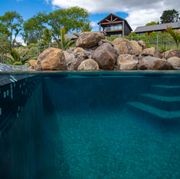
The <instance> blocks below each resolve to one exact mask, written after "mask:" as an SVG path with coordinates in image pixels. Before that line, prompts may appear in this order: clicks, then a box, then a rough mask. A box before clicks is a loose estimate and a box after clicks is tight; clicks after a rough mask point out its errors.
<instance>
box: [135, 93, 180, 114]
mask: <svg viewBox="0 0 180 179" xmlns="http://www.w3.org/2000/svg"><path fill="white" fill-rule="evenodd" d="M134 101H138V102H141V103H144V104H148V105H150V106H154V107H156V108H159V109H162V110H168V111H169V110H171V111H172V110H173V111H174V110H180V97H179V96H177V97H169V96H168V97H167V96H160V95H155V94H150V93H143V94H140V95H139V96H138V97H137V98H136V99H134Z"/></svg>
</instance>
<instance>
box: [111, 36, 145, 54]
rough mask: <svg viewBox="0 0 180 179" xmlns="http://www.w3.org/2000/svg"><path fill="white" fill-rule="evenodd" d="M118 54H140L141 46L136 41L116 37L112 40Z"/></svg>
mask: <svg viewBox="0 0 180 179" xmlns="http://www.w3.org/2000/svg"><path fill="white" fill-rule="evenodd" d="M112 43H113V45H114V47H115V48H116V49H117V50H118V52H119V54H130V55H140V54H141V52H142V47H141V46H140V45H139V44H138V42H136V41H133V40H132V41H129V40H127V39H123V38H116V39H115V40H114V41H113V42H112Z"/></svg>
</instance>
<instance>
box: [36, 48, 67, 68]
mask: <svg viewBox="0 0 180 179" xmlns="http://www.w3.org/2000/svg"><path fill="white" fill-rule="evenodd" d="M65 69H66V61H65V56H64V52H63V50H61V49H58V48H48V49H46V50H44V51H43V52H42V53H41V54H40V55H39V57H38V60H37V70H65Z"/></svg>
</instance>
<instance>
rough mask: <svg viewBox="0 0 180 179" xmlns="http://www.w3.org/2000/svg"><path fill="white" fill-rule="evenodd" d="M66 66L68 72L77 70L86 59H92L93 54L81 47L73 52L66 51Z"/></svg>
mask: <svg viewBox="0 0 180 179" xmlns="http://www.w3.org/2000/svg"><path fill="white" fill-rule="evenodd" d="M64 55H65V60H66V65H67V69H68V70H77V69H78V66H79V65H80V64H81V62H83V61H84V60H85V59H88V58H91V56H92V52H91V51H90V50H89V51H87V50H84V49H83V48H81V47H77V48H75V49H74V50H73V51H68V50H67V51H64Z"/></svg>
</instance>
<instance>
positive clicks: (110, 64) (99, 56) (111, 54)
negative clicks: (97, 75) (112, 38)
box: [93, 43, 118, 70]
mask: <svg viewBox="0 0 180 179" xmlns="http://www.w3.org/2000/svg"><path fill="white" fill-rule="evenodd" d="M117 57H118V53H117V51H116V50H115V49H114V48H113V46H112V45H111V44H109V43H103V44H102V45H101V46H99V47H98V48H97V49H96V50H95V51H94V53H93V59H95V61H96V62H97V63H98V65H99V67H100V69H104V70H113V69H114V66H115V63H116V60H117Z"/></svg>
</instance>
